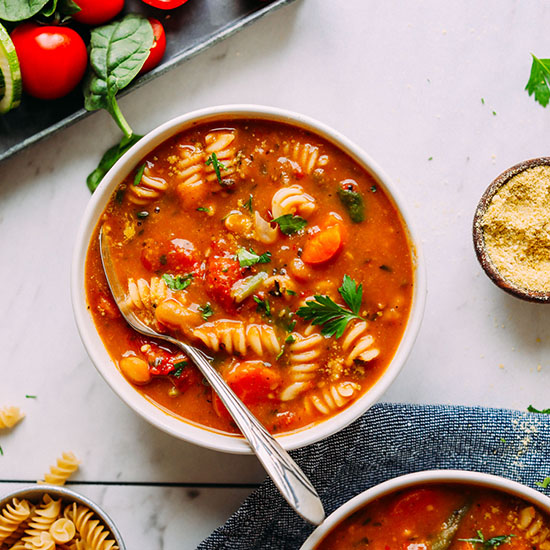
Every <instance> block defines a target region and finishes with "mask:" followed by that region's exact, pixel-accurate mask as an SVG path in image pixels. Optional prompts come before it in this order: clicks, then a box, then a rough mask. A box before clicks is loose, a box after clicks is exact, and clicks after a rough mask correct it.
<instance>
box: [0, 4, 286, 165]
mask: <svg viewBox="0 0 550 550" xmlns="http://www.w3.org/2000/svg"><path fill="white" fill-rule="evenodd" d="M293 1H294V0H271V1H266V0H189V1H188V2H187V3H185V4H183V6H180V7H179V8H176V9H173V10H170V11H165V10H159V9H155V8H152V7H151V6H148V5H147V4H145V3H143V2H141V0H126V5H125V8H124V12H126V13H130V12H132V13H141V14H143V15H145V16H148V17H155V18H156V19H158V20H159V21H161V23H162V24H163V26H164V29H165V31H166V41H167V46H166V54H165V55H164V58H163V61H162V63H161V64H160V65H159V66H158V67H156V68H155V69H153V70H152V71H151V72H149V73H147V74H145V75H143V76H142V77H140V78H138V79H137V80H136V81H134V82H133V83H132V84H130V86H128V88H126V89H125V90H123V91H122V93H121V95H122V94H125V93H128V92H130V91H131V90H133V89H135V88H137V87H138V86H140V85H142V84H144V83H145V82H148V81H149V80H151V79H153V78H155V77H156V76H159V75H161V74H163V73H165V72H166V71H168V70H169V69H171V68H172V67H174V66H175V65H177V64H179V63H181V62H183V61H185V60H186V59H189V58H190V57H192V56H194V55H195V54H197V53H199V52H201V51H202V50H204V49H206V48H208V47H209V46H212V45H214V44H216V43H217V42H219V41H220V40H223V39H224V38H225V37H227V36H230V35H232V34H234V33H235V32H237V31H238V30H240V29H242V28H243V27H245V26H246V25H248V24H249V23H252V22H254V21H256V20H257V19H259V18H260V17H262V16H263V15H265V14H267V13H269V12H271V11H273V10H274V9H276V8H278V7H280V6H283V5H285V4H290V3H291V2H293ZM81 29H82V27H81ZM84 32H86V31H85V30H84ZM83 104H84V98H83V96H82V91H81V89H80V88H79V87H78V88H77V89H76V90H74V91H73V92H71V94H69V95H68V96H66V97H64V98H61V99H58V100H54V101H43V100H40V99H34V98H32V97H29V96H24V97H23V99H22V101H21V105H20V106H19V107H18V108H17V109H14V110H13V111H10V112H9V113H7V114H6V115H4V116H1V115H0V161H1V160H3V159H6V158H8V157H9V156H11V155H13V154H14V153H16V152H17V151H20V150H21V149H24V148H25V147H27V146H28V145H31V144H32V143H35V142H36V141H38V140H40V139H42V138H45V137H47V136H49V135H51V134H53V133H54V132H56V131H57V130H60V129H61V128H64V127H65V126H68V125H69V124H72V123H73V122H76V121H77V120H80V119H81V118H83V117H85V116H87V115H88V114H90V113H88V112H87V111H86V110H85V109H84V108H83Z"/></svg>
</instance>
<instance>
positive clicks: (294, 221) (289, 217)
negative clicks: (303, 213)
mask: <svg viewBox="0 0 550 550" xmlns="http://www.w3.org/2000/svg"><path fill="white" fill-rule="evenodd" d="M273 221H274V222H275V223H276V224H278V225H279V227H280V229H281V231H282V232H283V233H284V234H285V235H294V233H297V232H298V231H301V230H302V229H303V228H304V227H305V226H306V225H307V221H306V220H304V218H302V217H300V216H294V215H293V214H285V215H284V216H279V217H278V218H275V219H274V220H273Z"/></svg>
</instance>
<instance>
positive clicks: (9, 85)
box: [0, 23, 23, 114]
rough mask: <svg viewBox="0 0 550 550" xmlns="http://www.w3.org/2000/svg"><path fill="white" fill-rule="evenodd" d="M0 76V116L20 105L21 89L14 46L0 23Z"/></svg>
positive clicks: (19, 72) (19, 70) (19, 71)
mask: <svg viewBox="0 0 550 550" xmlns="http://www.w3.org/2000/svg"><path fill="white" fill-rule="evenodd" d="M0 75H1V79H0V80H1V84H0V97H1V99H0V114H2V113H7V112H8V111H10V110H11V109H14V108H15V107H17V106H18V105H19V103H21V91H22V89H23V84H22V82H21V69H20V68H19V60H18V59H17V53H16V52H15V46H14V45H13V42H12V41H11V38H10V35H9V34H8V31H7V30H6V29H5V28H4V27H3V25H2V23H0ZM2 91H3V93H2Z"/></svg>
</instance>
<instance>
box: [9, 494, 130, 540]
mask: <svg viewBox="0 0 550 550" xmlns="http://www.w3.org/2000/svg"><path fill="white" fill-rule="evenodd" d="M46 494H48V495H50V496H53V497H58V498H62V499H64V500H70V501H74V502H77V503H78V504H82V505H83V506H86V507H88V508H89V509H90V510H92V512H93V513H94V514H95V515H96V516H97V518H98V519H99V520H100V521H101V523H102V524H103V525H104V526H105V527H106V528H107V529H108V530H109V531H110V532H111V534H112V536H113V538H114V539H115V542H116V543H117V545H118V546H119V548H120V550H126V544H125V543H124V539H123V538H122V535H121V534H120V531H119V530H118V527H117V526H116V525H115V522H114V521H113V520H112V519H111V517H110V516H109V515H108V514H107V512H105V510H103V508H101V506H99V504H96V503H95V502H94V501H93V500H91V499H89V498H88V497H85V496H84V495H81V494H80V493H77V492H76V491H73V490H72V489H68V488H67V487H64V486H60V485H50V484H47V483H44V484H42V483H41V484H34V485H26V486H25V487H20V488H19V489H14V490H13V491H10V492H9V493H6V494H5V495H1V496H0V510H2V509H4V508H5V507H6V505H7V504H8V503H10V502H11V501H12V499H14V498H17V499H20V500H21V499H26V500H30V501H31V502H32V501H36V500H40V499H41V498H42V496H44V495H46Z"/></svg>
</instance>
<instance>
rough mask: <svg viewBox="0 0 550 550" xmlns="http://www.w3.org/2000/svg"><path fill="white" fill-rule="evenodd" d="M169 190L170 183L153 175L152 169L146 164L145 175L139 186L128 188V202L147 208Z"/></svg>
mask: <svg viewBox="0 0 550 550" xmlns="http://www.w3.org/2000/svg"><path fill="white" fill-rule="evenodd" d="M167 189H168V182H167V181H166V180H165V179H164V178H161V177H159V176H154V175H153V174H152V173H151V167H150V166H149V164H148V163H146V165H145V168H144V170H143V175H142V176H141V179H140V181H139V182H138V184H137V185H130V186H129V188H128V200H129V201H130V202H132V203H133V204H136V205H138V206H145V205H147V204H149V203H151V202H153V201H156V200H158V199H159V198H160V197H161V196H162V195H163V193H164V192H165V191H166V190H167Z"/></svg>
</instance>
